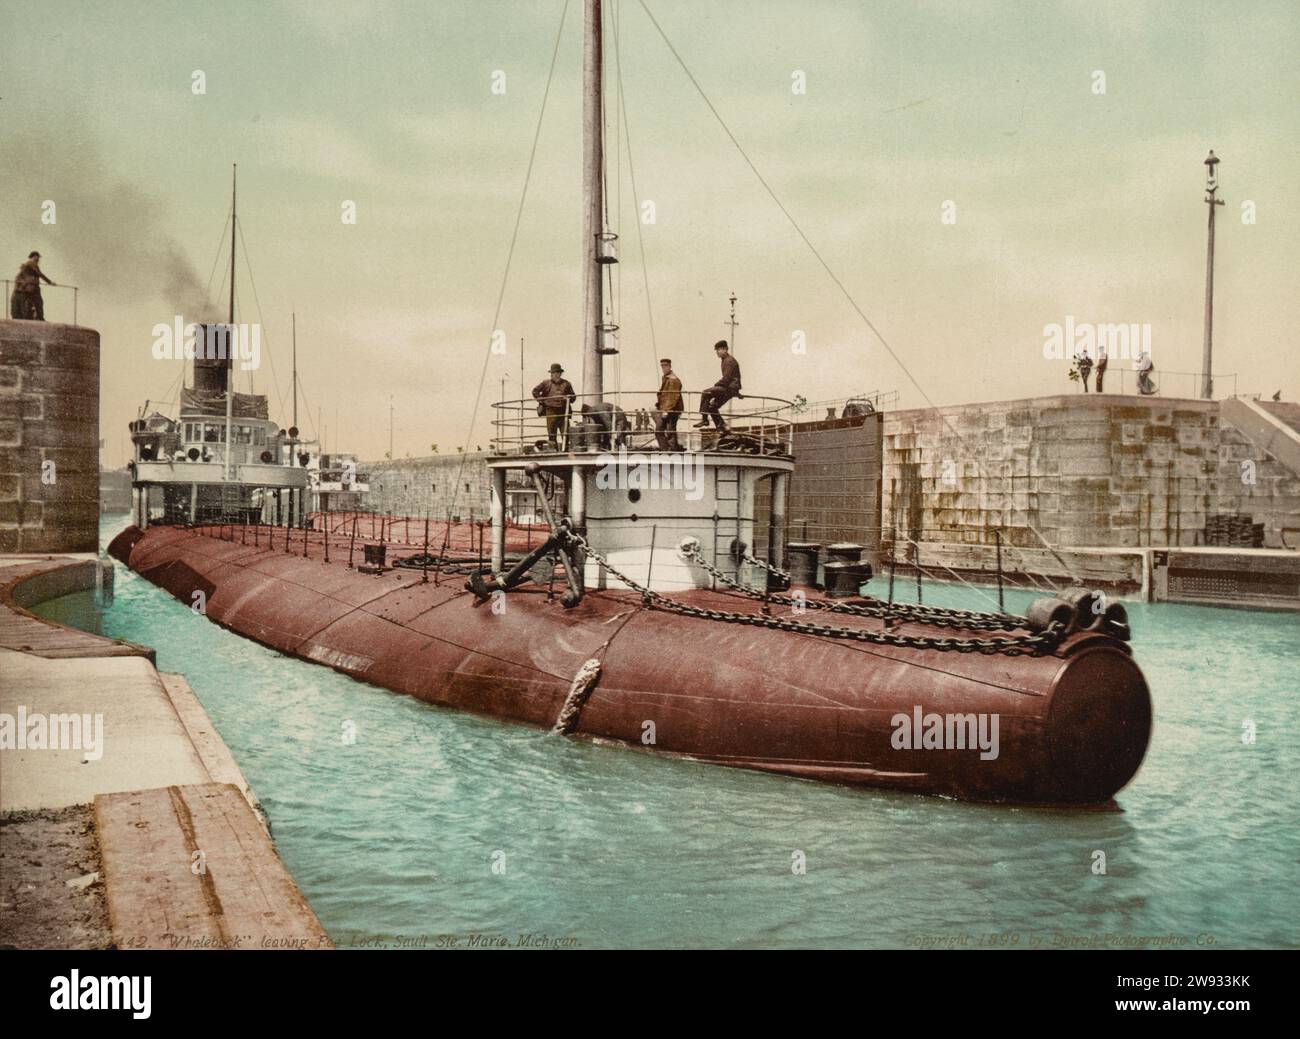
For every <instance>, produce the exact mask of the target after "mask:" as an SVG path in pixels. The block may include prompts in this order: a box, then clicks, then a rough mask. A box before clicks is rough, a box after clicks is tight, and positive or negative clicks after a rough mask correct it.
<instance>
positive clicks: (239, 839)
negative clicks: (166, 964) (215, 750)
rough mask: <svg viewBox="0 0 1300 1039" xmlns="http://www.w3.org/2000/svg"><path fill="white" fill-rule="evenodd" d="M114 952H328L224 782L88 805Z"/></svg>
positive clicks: (258, 829) (249, 814) (254, 822)
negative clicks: (92, 813)
mask: <svg viewBox="0 0 1300 1039" xmlns="http://www.w3.org/2000/svg"><path fill="white" fill-rule="evenodd" d="M95 828H96V831H97V833H98V835H99V845H100V851H101V855H102V858H103V868H104V880H105V888H106V893H107V899H108V913H109V920H110V923H111V926H112V931H113V939H114V942H115V944H116V945H117V947H118V948H119V949H204V948H210V949H268V948H280V949H286V948H287V949H328V948H332V945H331V943H330V940H329V938H328V937H327V936H326V934H325V930H324V928H322V927H321V925H320V921H319V920H317V919H316V914H315V913H313V912H312V911H311V908H310V907H309V906H308V905H307V901H306V899H304V898H303V896H302V893H301V892H300V891H299V890H298V887H297V885H296V884H294V882H293V878H292V877H290V876H289V873H288V871H287V870H286V869H285V868H284V865H283V863H281V862H280V859H279V858H278V857H277V856H276V854H275V849H274V848H273V846H272V845H271V842H270V841H269V840H268V839H267V836H266V831H265V830H263V829H262V824H261V822H260V820H259V819H258V818H257V816H256V814H255V813H254V812H253V809H252V808H251V807H249V804H248V802H247V801H246V800H245V799H244V795H243V794H242V793H241V792H240V790H239V789H238V788H237V787H236V786H234V785H233V784H231V783H203V784H196V785H193V786H170V787H159V788H156V789H153V790H140V791H135V792H132V793H121V794H101V795H100V796H99V797H97V798H95Z"/></svg>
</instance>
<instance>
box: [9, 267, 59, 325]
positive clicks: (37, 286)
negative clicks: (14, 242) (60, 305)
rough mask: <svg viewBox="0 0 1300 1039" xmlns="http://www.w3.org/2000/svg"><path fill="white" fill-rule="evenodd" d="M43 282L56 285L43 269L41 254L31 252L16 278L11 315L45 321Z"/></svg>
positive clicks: (10, 309) (10, 303)
mask: <svg viewBox="0 0 1300 1039" xmlns="http://www.w3.org/2000/svg"><path fill="white" fill-rule="evenodd" d="M41 282H45V284H46V285H55V284H57V283H56V282H53V281H50V279H49V278H47V277H46V276H45V275H44V273H42V271H41V254H40V253H38V252H34V251H33V252H31V253H29V254H28V255H27V262H26V263H24V264H23V265H22V266H21V267H19V268H18V275H17V277H15V278H14V294H13V298H12V299H11V300H10V302H9V316H10V317H11V318H14V319H15V320H17V321H44V320H45V301H44V300H43V299H41Z"/></svg>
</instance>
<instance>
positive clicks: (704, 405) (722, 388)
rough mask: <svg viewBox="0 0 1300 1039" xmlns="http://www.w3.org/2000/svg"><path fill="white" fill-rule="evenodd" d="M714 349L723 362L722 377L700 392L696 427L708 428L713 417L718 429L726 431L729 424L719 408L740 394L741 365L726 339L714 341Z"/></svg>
mask: <svg viewBox="0 0 1300 1039" xmlns="http://www.w3.org/2000/svg"><path fill="white" fill-rule="evenodd" d="M713 350H714V352H715V353H716V354H717V355H718V360H719V361H720V362H721V363H722V378H721V379H719V380H718V381H717V382H716V383H714V384H713V385H712V386H710V387H709V388H708V389H707V390H705V391H704V392H703V393H701V394H700V421H699V422H697V423H695V428H696V429H706V428H708V425H709V419H710V418H712V419H713V424H714V425H715V426H717V427H718V430H719V431H720V432H723V433H725V432H726V431H727V424H726V423H725V422H723V421H722V416H721V415H720V414H719V413H718V409H719V408H720V407H722V405H724V404H726V403H727V401H729V400H731V399H732V398H733V397H739V396H740V365H739V364H737V363H736V359H735V358H734V357H732V356H731V353H730V352H729V350H728V348H727V341H726V340H725V339H719V340H718V341H717V342H716V343H714V344H713Z"/></svg>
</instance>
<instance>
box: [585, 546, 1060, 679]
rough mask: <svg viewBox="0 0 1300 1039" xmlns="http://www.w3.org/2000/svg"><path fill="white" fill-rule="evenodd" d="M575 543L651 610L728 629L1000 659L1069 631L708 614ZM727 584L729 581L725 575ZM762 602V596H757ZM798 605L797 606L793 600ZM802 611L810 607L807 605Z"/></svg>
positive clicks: (1040, 647)
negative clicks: (993, 632) (992, 631)
mask: <svg viewBox="0 0 1300 1039" xmlns="http://www.w3.org/2000/svg"><path fill="white" fill-rule="evenodd" d="M572 540H573V543H574V544H576V545H577V546H579V547H580V548H581V549H582V550H583V551H584V552H586V554H587V555H589V556H590V557H591V558H592V559H594V560H596V562H597V563H599V564H600V565H601V566H603V567H604V568H605V570H606V571H607V572H609V573H610V574H613V575H614V577H616V578H617V579H618V580H620V581H622V582H623V583H624V584H625V585H627V586H628V587H629V588H631V589H633V590H634V591H637V592H639V593H640V594H641V598H642V600H643V601H644V602H645V603H646V605H647V606H657V607H659V608H660V609H663V610H668V611H670V612H672V613H677V614H680V615H681V616H683V617H698V618H700V619H702V620H711V621H721V622H722V623H725V624H748V625H750V626H752V627H758V628H772V629H774V630H778V631H791V632H795V633H797V634H800V635H817V636H821V637H823V638H832V639H842V640H845V641H852V642H870V643H872V644H874V645H878V646H894V647H896V648H900V649H935V650H943V651H951V652H956V653H985V654H993V653H1001V654H1004V655H1006V656H1044V655H1046V654H1049V653H1051V652H1052V651H1053V650H1055V649H1056V646H1057V644H1058V643H1059V642H1060V641H1061V639H1062V638H1064V636H1065V628H1064V627H1063V626H1061V625H1059V624H1055V623H1053V624H1051V625H1049V627H1048V628H1047V630H1046V631H1042V632H1039V633H1037V634H1032V635H1016V636H1011V637H999V638H991V639H952V638H930V637H927V636H920V635H901V634H898V633H896V632H891V631H867V630H863V629H859V628H837V627H834V626H832V625H829V624H815V623H811V622H807V621H798V620H793V619H791V618H789V617H770V616H766V615H763V614H753V613H732V612H730V611H727V610H707V609H704V608H702V607H699V606H691V605H688V604H687V603H683V602H678V601H677V600H675V599H670V598H669V597H668V596H666V595H661V594H660V593H658V592H655V591H652V590H651V589H649V588H647V587H645V586H644V585H642V584H640V583H639V582H637V581H634V580H633V579H632V578H630V577H628V575H627V574H625V573H623V572H622V571H620V570H619V569H618V568H617V567H615V566H614V565H612V564H611V563H610V561H609V560H608V559H606V558H605V557H604V556H602V555H601V554H600V553H599V552H597V551H595V550H594V549H593V548H592V547H591V546H590V545H589V544H588V543H587V541H586V540H585V539H584V538H583V537H582V536H581V535H579V534H574V535H572ZM684 554H686V555H687V556H688V558H691V559H692V560H693V561H694V562H696V563H700V564H701V565H703V566H704V567H705V569H706V570H713V571H714V572H715V575H721V571H717V570H716V568H713V567H711V566H709V564H708V563H705V562H702V560H701V559H700V558H699V556H698V550H696V552H695V553H689V552H688V553H684ZM723 576H724V579H725V575H723ZM758 597H759V598H762V596H761V595H759V596H758ZM790 603H791V604H792V605H793V604H794V603H793V600H790ZM799 605H811V602H809V603H803V604H799Z"/></svg>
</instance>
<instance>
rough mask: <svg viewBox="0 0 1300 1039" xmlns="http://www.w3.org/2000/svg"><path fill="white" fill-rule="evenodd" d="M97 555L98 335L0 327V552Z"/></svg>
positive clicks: (38, 325)
mask: <svg viewBox="0 0 1300 1039" xmlns="http://www.w3.org/2000/svg"><path fill="white" fill-rule="evenodd" d="M98 550H99V333H98V332H96V331H95V330H94V329H91V328H83V327H81V326H77V325H60V324H53V323H49V322H44V321H9V320H3V321H0V552H97V551H98Z"/></svg>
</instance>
